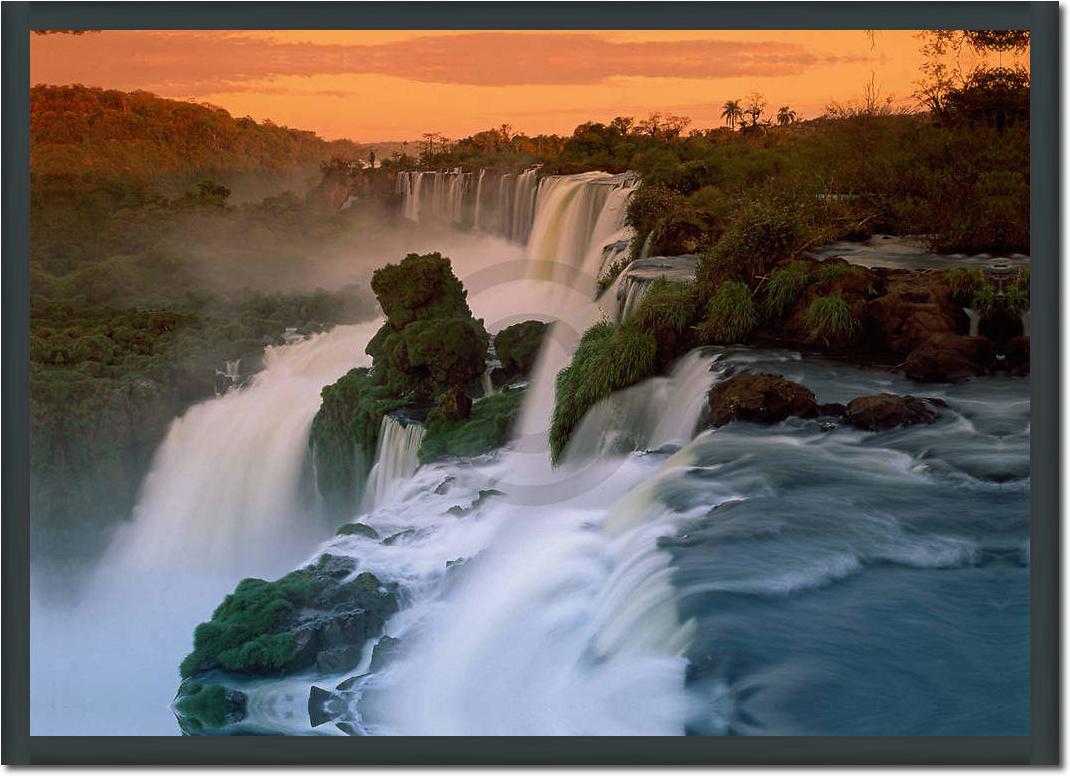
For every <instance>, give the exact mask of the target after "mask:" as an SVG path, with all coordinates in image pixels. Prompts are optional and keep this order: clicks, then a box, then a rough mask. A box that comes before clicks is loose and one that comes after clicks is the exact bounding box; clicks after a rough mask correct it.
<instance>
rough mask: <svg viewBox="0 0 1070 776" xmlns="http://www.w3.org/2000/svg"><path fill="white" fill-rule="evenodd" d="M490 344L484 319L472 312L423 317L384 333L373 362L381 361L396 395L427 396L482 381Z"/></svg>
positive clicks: (389, 385) (430, 397)
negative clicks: (465, 315)
mask: <svg viewBox="0 0 1070 776" xmlns="http://www.w3.org/2000/svg"><path fill="white" fill-rule="evenodd" d="M488 344H489V342H488V337H487V331H486V329H484V328H483V323H482V322H481V321H477V320H476V319H475V318H472V317H471V316H468V317H467V318H433V319H427V320H419V321H414V322H412V323H410V324H409V325H407V326H406V327H405V328H404V329H402V330H401V331H398V332H394V333H392V334H390V335H388V336H387V337H386V339H385V340H384V341H383V345H382V352H381V356H382V357H381V359H379V360H377V361H376V365H375V366H376V369H377V370H378V369H379V368H380V363H382V367H383V368H384V369H385V370H386V371H385V374H386V385H387V387H388V388H389V389H390V391H391V392H392V393H393V394H395V395H398V396H402V395H411V396H413V397H414V398H415V399H417V400H428V399H433V398H436V397H438V396H439V395H441V394H442V393H443V392H444V391H445V390H447V389H448V388H451V387H463V386H464V385H466V384H468V383H470V382H472V381H475V380H478V379H479V377H480V376H481V375H482V374H483V372H484V370H485V368H486V357H487V346H488Z"/></svg>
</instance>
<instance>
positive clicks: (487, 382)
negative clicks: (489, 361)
mask: <svg viewBox="0 0 1070 776" xmlns="http://www.w3.org/2000/svg"><path fill="white" fill-rule="evenodd" d="M492 371H493V367H489V366H488V367H487V369H486V370H485V371H484V372H483V375H482V377H480V382H481V383H482V385H483V396H484V397H487V396H493V395H494V393H495V391H494V383H493V381H491V379H490V373H491V372H492Z"/></svg>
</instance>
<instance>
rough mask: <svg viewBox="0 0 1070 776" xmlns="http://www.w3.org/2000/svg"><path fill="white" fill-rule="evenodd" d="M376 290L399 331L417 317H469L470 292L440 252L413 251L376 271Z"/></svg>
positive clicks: (374, 289) (373, 286)
mask: <svg viewBox="0 0 1070 776" xmlns="http://www.w3.org/2000/svg"><path fill="white" fill-rule="evenodd" d="M372 291H374V292H375V296H376V298H378V300H379V304H380V305H381V306H382V308H383V312H384V313H385V314H386V317H387V321H388V322H389V323H390V325H391V327H393V329H394V330H395V331H400V330H401V329H403V328H404V327H405V326H408V325H409V324H410V323H412V322H413V321H420V320H428V319H431V318H455V317H460V318H468V317H471V315H472V311H471V310H469V309H468V302H467V301H465V297H466V296H467V292H466V291H465V290H464V287H463V286H462V285H461V281H459V280H458V279H457V276H456V275H454V274H453V269H452V267H451V265H450V260H449V259H447V258H445V257H443V256H442V254H440V253H427V254H423V255H420V254H416V253H410V254H409V255H408V256H406V257H405V258H404V259H402V260H401V261H400V262H399V263H397V264H387V265H386V266H385V267H382V268H380V269H377V270H376V271H375V274H373V275H372Z"/></svg>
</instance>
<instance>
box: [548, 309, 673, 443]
mask: <svg viewBox="0 0 1070 776" xmlns="http://www.w3.org/2000/svg"><path fill="white" fill-rule="evenodd" d="M657 351H658V343H657V340H656V339H654V335H652V334H650V333H648V332H645V331H643V330H642V329H639V328H638V327H636V326H633V325H631V324H627V323H626V324H622V325H620V326H617V325H614V324H612V323H608V322H602V323H597V324H595V325H594V326H592V327H591V328H590V329H588V330H587V331H586V332H584V335H583V337H582V338H581V339H580V344H579V347H577V348H576V352H575V353H574V354H573V356H572V361H571V362H570V363H569V365H568V366H567V367H565V368H564V369H562V370H561V371H560V372H559V373H558V375H557V384H556V386H555V392H554V396H555V404H554V414H553V418H552V420H551V423H550V456H551V458H552V459H553V460H554V461H555V462H557V461H558V460H560V457H561V454H562V453H564V451H565V447H566V446H567V444H568V440H569V437H570V436H571V435H572V432H573V430H575V428H576V426H578V425H579V422H580V421H581V420H582V419H583V416H584V415H585V414H586V412H587V410H589V409H590V408H591V407H593V406H594V405H595V403H597V402H598V401H600V400H602V399H604V398H606V397H607V396H609V395H610V394H611V393H613V391H618V390H620V389H621V388H627V387H628V386H629V385H634V384H635V383H637V382H639V381H640V380H644V379H646V378H648V377H651V376H653V375H654V374H655V369H656V366H657Z"/></svg>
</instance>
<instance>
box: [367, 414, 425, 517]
mask: <svg viewBox="0 0 1070 776" xmlns="http://www.w3.org/2000/svg"><path fill="white" fill-rule="evenodd" d="M425 433H426V429H425V428H424V427H423V426H422V425H420V424H419V423H412V422H409V423H405V422H403V421H401V420H398V419H397V418H395V417H394V416H392V415H385V416H383V420H382V423H381V424H380V426H379V445H378V447H377V449H376V452H375V464H374V465H373V466H372V469H371V473H370V474H369V475H368V485H367V487H366V488H365V490H364V505H363V508H364V511H371V510H373V509H377V508H378V507H381V506H383V505H384V504H388V503H389V502H390V501H392V500H393V499H394V498H395V497H396V496H397V495H398V492H399V490H400V488H401V486H402V485H403V484H404V483H405V481H406V480H408V479H410V478H411V477H412V475H413V474H415V473H416V470H417V469H418V468H419V466H420V461H419V458H418V457H417V453H419V452H420V444H421V443H422V442H423V440H424V434H425Z"/></svg>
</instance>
